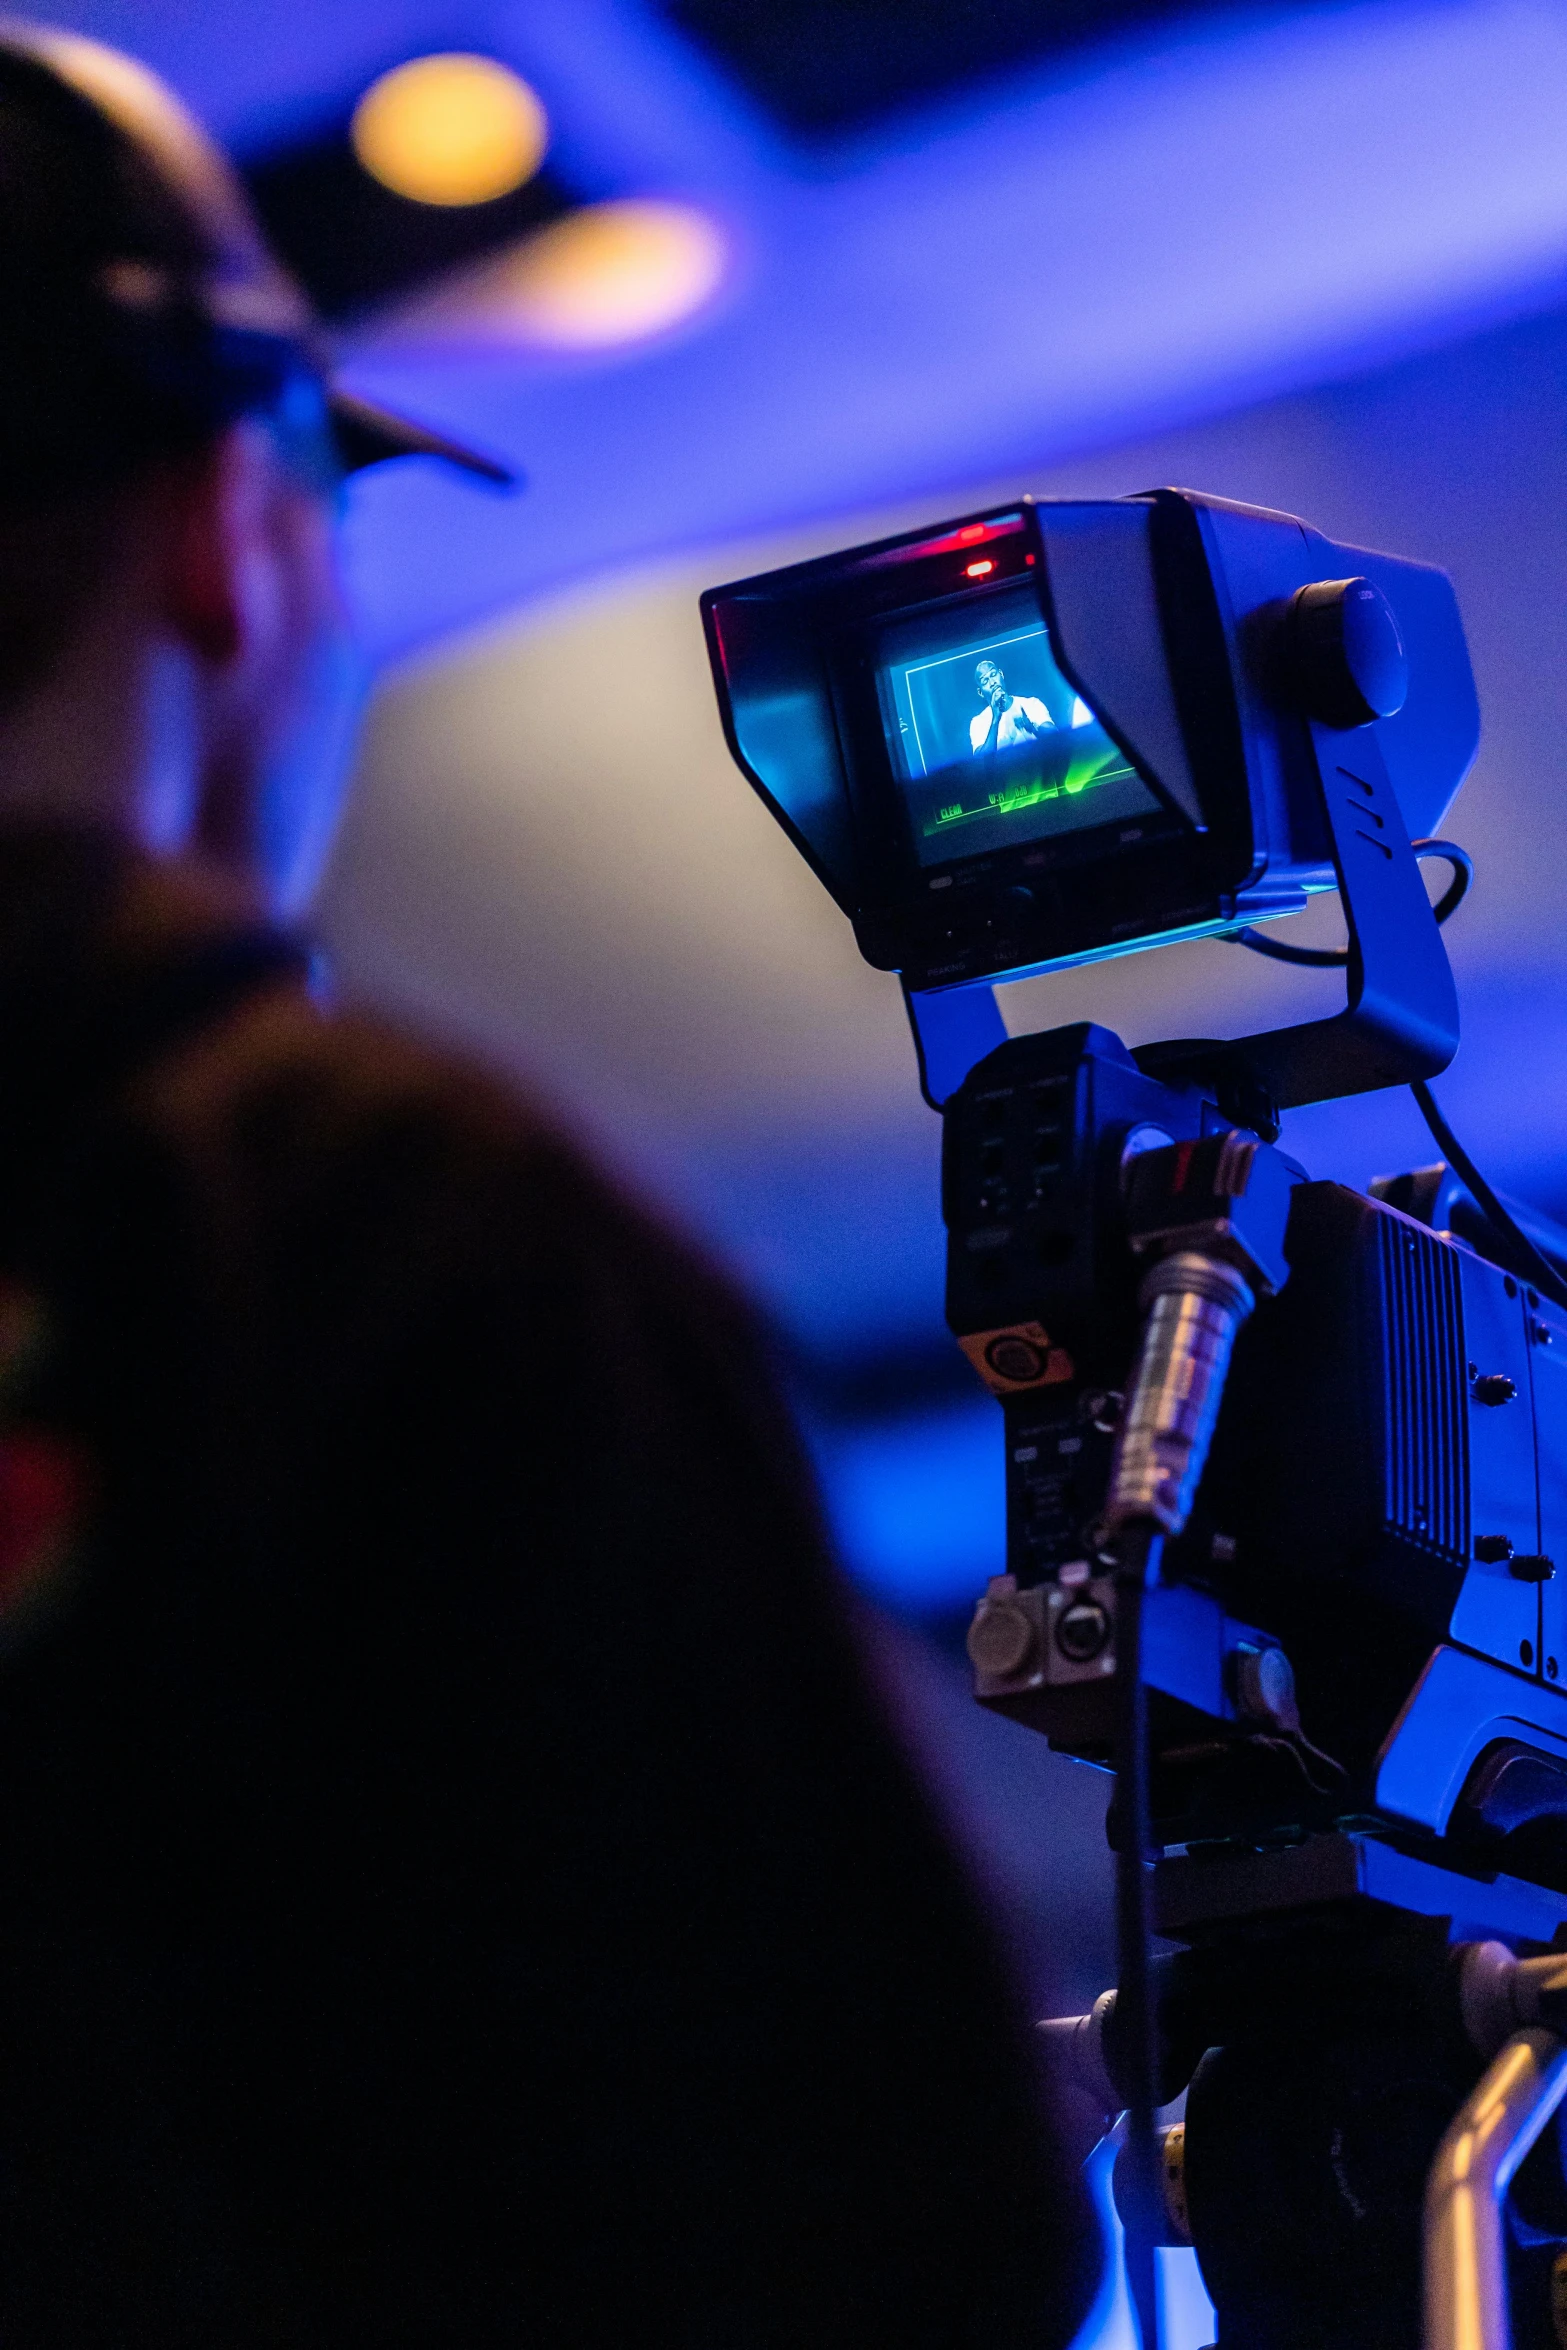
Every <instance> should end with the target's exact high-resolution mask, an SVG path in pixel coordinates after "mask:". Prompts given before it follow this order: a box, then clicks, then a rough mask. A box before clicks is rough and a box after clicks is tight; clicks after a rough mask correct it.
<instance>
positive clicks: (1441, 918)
mask: <svg viewBox="0 0 1567 2350" xmlns="http://www.w3.org/2000/svg"><path fill="white" fill-rule="evenodd" d="M1409 845H1410V847H1411V849H1413V851H1414V853H1415V855H1416V856H1417V857H1419V858H1420V859H1422V860H1424V859H1425V858H1427V857H1445V858H1446V859H1447V862H1448V863H1449V864H1450V865H1451V866H1452V868H1453V878H1452V880H1451V881H1450V882H1449V883H1448V885H1447V887H1446V889H1444V890H1443V892H1442V894H1441V896H1440V897H1439V898H1438V899H1437V901H1436V904H1435V906H1434V907H1433V908H1432V912H1433V913H1434V914H1435V916H1436V918H1437V920H1438V922H1446V921H1447V920H1448V918H1449V917H1450V916H1451V915H1453V914H1456V913H1457V911H1458V909H1459V907H1460V906H1461V905H1462V904H1463V902H1464V899H1465V898H1466V897H1467V896H1468V894H1469V884H1470V883H1471V882H1472V881H1473V879H1474V873H1475V869H1474V859H1473V858H1472V857H1471V856H1470V854H1469V851H1468V850H1467V849H1461V848H1460V847H1459V846H1458V843H1457V842H1456V841H1452V840H1412V841H1411V842H1410V844H1409ZM1225 935H1226V937H1228V938H1231V939H1233V940H1234V942H1235V944H1236V945H1237V946H1238V947H1250V949H1251V951H1252V953H1253V954H1254V955H1266V956H1267V958H1268V960H1269V962H1270V963H1302V964H1305V965H1307V966H1308V967H1309V968H1310V969H1311V970H1313V971H1333V970H1342V969H1343V967H1344V965H1345V964H1346V963H1347V962H1348V961H1349V949H1348V947H1294V946H1290V945H1288V944H1287V943H1286V942H1285V941H1284V940H1283V939H1281V938H1268V937H1265V936H1264V934H1263V933H1262V931H1260V930H1253V929H1251V928H1250V926H1248V927H1247V928H1246V929H1245V930H1231V931H1227V932H1226V934H1225Z"/></svg>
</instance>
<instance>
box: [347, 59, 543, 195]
mask: <svg viewBox="0 0 1567 2350" xmlns="http://www.w3.org/2000/svg"><path fill="white" fill-rule="evenodd" d="M350 136H351V137H352V139H353V143H354V153H355V154H356V155H357V156H358V158H359V160H360V162H361V163H362V164H363V165H364V168H365V170H366V171H367V172H369V173H370V175H371V177H372V178H373V179H378V180H379V181H380V182H381V185H382V186H383V187H385V188H390V189H391V190H392V192H393V194H394V195H397V196H411V197H412V198H413V199H414V201H415V202H416V203H419V204H488V203H491V202H493V200H494V199H495V197H497V196H509V195H510V194H511V192H512V190H513V188H520V187H521V186H522V184H523V182H524V180H529V179H531V178H532V177H533V174H534V173H535V172H536V171H537V170H538V168H539V165H540V164H541V163H542V162H543V160H544V150H545V147H546V145H547V144H548V140H549V123H548V120H547V118H546V116H545V112H544V108H543V107H542V106H541V105H540V103H539V101H538V99H537V98H536V97H535V96H534V94H533V92H532V91H531V90H530V89H529V87H528V85H527V83H526V82H525V81H523V80H521V79H520V78H519V76H518V75H516V74H514V73H512V72H511V71H510V69H509V68H508V67H506V66H504V65H498V64H497V63H496V61H495V59H494V58H493V57H470V56H466V55H462V54H459V53H453V54H451V55H448V56H443V57H415V58H414V59H412V61H411V62H410V63H409V64H407V65H399V66H395V67H394V68H393V70H392V71H391V72H390V73H384V74H382V76H381V78H380V80H379V81H378V82H372V83H371V85H370V87H369V89H368V90H366V92H365V94H364V96H363V97H362V98H361V99H360V101H359V104H358V105H357V107H356V108H355V109H354V119H353V124H352V126H351V131H350Z"/></svg>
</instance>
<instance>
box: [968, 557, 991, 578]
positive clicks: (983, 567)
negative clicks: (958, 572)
mask: <svg viewBox="0 0 1567 2350" xmlns="http://www.w3.org/2000/svg"><path fill="white" fill-rule="evenodd" d="M995 568H996V567H995V565H994V563H991V562H988V561H987V562H984V563H970V564H968V565H966V566H965V568H964V572H963V576H964V578H965V579H983V578H984V577H985V574H986V573H987V572H988V571H994V570H995Z"/></svg>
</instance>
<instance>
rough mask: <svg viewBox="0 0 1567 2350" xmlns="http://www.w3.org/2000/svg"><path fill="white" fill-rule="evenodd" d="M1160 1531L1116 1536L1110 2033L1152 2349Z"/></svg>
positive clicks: (1130, 2264)
mask: <svg viewBox="0 0 1567 2350" xmlns="http://www.w3.org/2000/svg"><path fill="white" fill-rule="evenodd" d="M1163 1550H1164V1536H1163V1535H1162V1534H1161V1533H1160V1532H1159V1530H1158V1528H1157V1527H1155V1526H1153V1525H1150V1524H1147V1523H1146V1522H1144V1523H1140V1524H1136V1525H1132V1526H1128V1527H1127V1528H1126V1529H1125V1531H1124V1532H1123V1533H1122V1534H1121V1536H1120V1538H1119V1551H1120V1563H1119V1565H1118V1566H1117V1568H1116V1577H1115V1586H1116V1659H1115V1665H1116V1698H1117V1708H1116V1712H1117V1722H1116V1733H1117V1734H1116V1757H1115V1812H1116V1826H1117V1833H1118V1845H1117V1851H1116V1856H1115V1922H1116V1958H1117V1973H1118V1977H1119V1982H1118V1988H1117V1991H1116V2002H1115V2004H1116V2020H1117V2025H1118V2030H1117V2034H1116V2039H1117V2050H1118V2057H1119V2062H1120V2070H1121V2075H1122V2077H1121V2080H1120V2083H1119V2086H1120V2089H1121V2093H1122V2095H1123V2096H1124V2097H1125V2099H1126V2163H1127V2177H1128V2182H1129V2184H1130V2187H1131V2193H1130V2195H1129V2196H1128V2198H1127V2208H1126V2209H1125V2210H1124V2211H1123V2214H1122V2220H1123V2225H1124V2228H1125V2238H1126V2285H1127V2292H1128V2294H1129V2296H1130V2298H1131V2303H1132V2308H1133V2311H1134V2312H1135V2314H1136V2318H1137V2331H1138V2334H1139V2336H1140V2338H1141V2342H1142V2350H1159V2287H1158V2269H1157V2265H1156V2262H1155V2259H1154V2243H1155V2225H1154V2219H1155V2213H1156V2212H1157V2210H1158V2207H1159V2196H1160V2164H1159V2148H1158V2145H1157V2142H1156V2140H1155V2137H1154V2105H1155V2100H1156V2096H1157V2090H1158V2074H1159V2061H1158V2041H1157V2030H1158V2019H1157V2017H1156V2015H1155V2013H1154V2001H1153V1983H1152V1956H1151V1952H1150V1949H1149V1943H1150V1939H1151V1933H1152V1921H1151V1918H1150V1914H1149V1902H1148V1862H1149V1857H1150V1847H1151V1845H1152V1842H1153V1818H1152V1806H1151V1802H1150V1797H1149V1788H1148V1691H1147V1687H1146V1685H1145V1683H1144V1681H1143V1637H1142V1636H1143V1594H1144V1592H1145V1591H1146V1590H1147V1588H1148V1585H1149V1583H1150V1581H1151V1580H1152V1579H1153V1578H1154V1577H1156V1576H1157V1574H1158V1572H1159V1560H1160V1556H1161V1554H1162V1552H1163Z"/></svg>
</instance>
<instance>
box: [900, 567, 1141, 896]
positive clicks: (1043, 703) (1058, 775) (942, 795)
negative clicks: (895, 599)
mask: <svg viewBox="0 0 1567 2350" xmlns="http://www.w3.org/2000/svg"><path fill="white" fill-rule="evenodd" d="M984 611H985V623H984V626H983V627H981V625H980V615H979V613H978V612H975V611H970V612H968V613H961V612H960V613H953V612H951V611H948V612H947V613H945V614H941V615H938V614H935V613H927V614H924V615H921V616H920V617H919V618H917V619H916V618H911V619H909V620H906V621H903V622H900V623H896V624H894V625H893V626H892V627H889V628H888V629H887V630H886V632H885V633H884V635H883V638H882V641H881V645H880V648H879V657H878V662H877V679H878V685H879V688H880V693H881V704H882V720H883V724H884V726H885V728H886V733H887V742H888V748H889V749H890V750H891V752H892V759H893V768H894V772H895V773H896V774H897V775H898V777H899V780H900V782H901V783H902V785H903V789H904V793H905V796H906V799H907V802H908V810H909V817H910V821H911V824H912V826H913V831H914V846H915V851H916V854H917V855H918V857H919V861H920V863H921V864H922V865H942V864H946V863H948V862H950V861H952V860H955V859H957V858H961V857H975V856H981V855H983V854H985V853H986V852H987V851H988V850H992V849H997V848H1004V847H1007V846H1009V845H1011V844H1012V843H1013V842H1016V841H1033V840H1046V839H1049V838H1050V837H1051V836H1052V835H1053V834H1056V833H1062V832H1078V831H1083V830H1085V829H1086V828H1087V827H1088V826H1089V825H1094V824H1111V823H1115V822H1117V821H1120V820H1123V819H1127V818H1130V819H1132V820H1135V819H1136V818H1138V817H1140V816H1149V815H1155V814H1157V813H1158V812H1159V807H1160V803H1159V801H1158V800H1157V799H1156V797H1155V796H1154V794H1153V793H1152V792H1151V791H1150V790H1149V788H1148V786H1147V784H1145V783H1144V781H1143V779H1142V777H1141V776H1140V775H1138V773H1137V772H1136V770H1135V769H1134V768H1133V767H1132V766H1130V765H1129V764H1128V762H1127V760H1126V758H1125V757H1124V755H1123V754H1122V752H1121V751H1120V750H1119V749H1118V748H1117V746H1116V745H1115V744H1114V743H1113V742H1112V741H1111V740H1110V737H1109V736H1108V735H1107V734H1106V732H1105V730H1104V728H1103V727H1102V726H1101V725H1100V723H1099V721H1098V719H1097V718H1096V717H1095V716H1094V714H1093V712H1092V710H1090V709H1089V707H1088V705H1087V703H1086V702H1085V701H1084V700H1083V699H1082V697H1081V696H1080V695H1079V694H1077V693H1076V692H1075V691H1074V689H1073V688H1072V687H1071V686H1070V685H1069V684H1068V683H1067V681H1066V679H1065V678H1064V677H1063V676H1062V674H1061V672H1060V670H1059V669H1058V668H1057V667H1056V664H1055V661H1054V658H1053V657H1052V654H1051V650H1050V639H1049V636H1048V634H1047V633H1046V630H1045V626H1044V623H1043V621H1042V620H1041V619H1040V617H1039V606H1038V604H1037V602H1036V601H1035V599H1034V595H1033V591H1032V590H1031V589H1021V590H1018V591H1016V592H1014V593H1013V594H1011V595H1007V596H999V597H996V596H993V597H987V598H986V599H985V604H984ZM1009 623H1011V625H1009Z"/></svg>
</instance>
